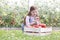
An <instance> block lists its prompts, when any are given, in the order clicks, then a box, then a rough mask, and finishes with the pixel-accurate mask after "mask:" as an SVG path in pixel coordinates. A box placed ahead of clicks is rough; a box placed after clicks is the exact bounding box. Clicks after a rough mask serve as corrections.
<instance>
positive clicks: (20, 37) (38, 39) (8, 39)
mask: <svg viewBox="0 0 60 40" xmlns="http://www.w3.org/2000/svg"><path fill="white" fill-rule="evenodd" d="M0 40H60V32H58V31H57V32H56V31H53V32H52V34H51V35H47V36H28V35H25V34H23V33H22V31H21V30H0Z"/></svg>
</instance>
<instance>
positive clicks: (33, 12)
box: [22, 6, 46, 29]
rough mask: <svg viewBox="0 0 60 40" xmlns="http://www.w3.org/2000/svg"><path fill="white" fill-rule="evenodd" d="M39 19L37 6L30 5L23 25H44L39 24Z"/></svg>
mask: <svg viewBox="0 0 60 40" xmlns="http://www.w3.org/2000/svg"><path fill="white" fill-rule="evenodd" d="M39 20H40V19H39V16H38V11H37V8H36V7H34V6H31V7H30V11H29V13H28V15H27V16H26V18H25V19H24V26H26V27H32V26H34V25H38V24H39V26H42V25H44V26H46V25H45V24H40V22H39ZM24 26H23V27H22V29H24Z"/></svg>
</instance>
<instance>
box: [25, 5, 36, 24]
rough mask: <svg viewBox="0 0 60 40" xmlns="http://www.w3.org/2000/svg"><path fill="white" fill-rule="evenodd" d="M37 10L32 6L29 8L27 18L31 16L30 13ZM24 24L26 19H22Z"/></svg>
mask: <svg viewBox="0 0 60 40" xmlns="http://www.w3.org/2000/svg"><path fill="white" fill-rule="evenodd" d="M36 9H37V8H36V7H34V6H31V7H30V11H29V12H28V16H31V11H33V10H36ZM24 24H25V25H26V17H25V18H24Z"/></svg>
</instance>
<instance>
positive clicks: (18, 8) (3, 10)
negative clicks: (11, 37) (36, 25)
mask: <svg viewBox="0 0 60 40" xmlns="http://www.w3.org/2000/svg"><path fill="white" fill-rule="evenodd" d="M55 1H56V0H55ZM11 3H12V4H11ZM11 3H10V1H8V0H4V1H3V0H2V1H0V27H3V26H6V27H12V26H13V27H20V26H21V23H22V22H23V20H24V17H25V15H26V14H27V13H28V9H29V8H28V6H29V5H28V0H24V1H23V0H22V1H18V2H17V1H14V3H13V2H12V0H11ZM18 4H20V5H18ZM34 4H35V5H36V6H37V7H38V11H39V16H40V21H41V23H45V24H46V25H47V26H60V5H59V4H60V2H58V1H56V2H54V0H47V1H44V0H43V1H41V0H35V2H34Z"/></svg>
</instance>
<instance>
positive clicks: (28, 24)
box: [26, 16, 30, 26]
mask: <svg viewBox="0 0 60 40" xmlns="http://www.w3.org/2000/svg"><path fill="white" fill-rule="evenodd" d="M26 26H30V22H29V16H26Z"/></svg>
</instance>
